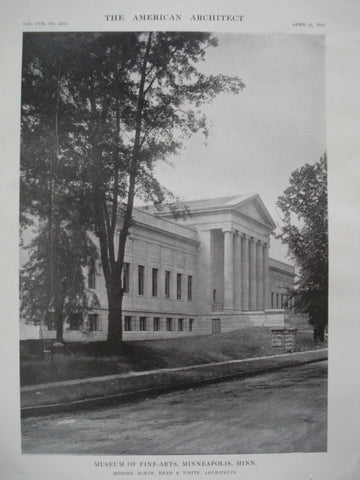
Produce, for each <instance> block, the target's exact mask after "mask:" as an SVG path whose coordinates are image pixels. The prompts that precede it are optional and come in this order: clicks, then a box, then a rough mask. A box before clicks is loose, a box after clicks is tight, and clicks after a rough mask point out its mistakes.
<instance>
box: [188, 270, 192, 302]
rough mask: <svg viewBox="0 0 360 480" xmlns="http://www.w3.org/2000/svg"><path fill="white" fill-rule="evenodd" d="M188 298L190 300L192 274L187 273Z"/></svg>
mask: <svg viewBox="0 0 360 480" xmlns="http://www.w3.org/2000/svg"><path fill="white" fill-rule="evenodd" d="M188 300H189V302H191V300H192V275H188Z"/></svg>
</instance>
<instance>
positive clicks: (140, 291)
mask: <svg viewBox="0 0 360 480" xmlns="http://www.w3.org/2000/svg"><path fill="white" fill-rule="evenodd" d="M144 270H145V267H144V266H143V265H139V266H138V294H139V295H144Z"/></svg>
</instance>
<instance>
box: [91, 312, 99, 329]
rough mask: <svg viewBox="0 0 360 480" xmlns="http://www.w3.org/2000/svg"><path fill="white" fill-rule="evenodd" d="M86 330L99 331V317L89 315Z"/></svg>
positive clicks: (93, 314)
mask: <svg viewBox="0 0 360 480" xmlns="http://www.w3.org/2000/svg"><path fill="white" fill-rule="evenodd" d="M88 328H89V330H90V332H96V331H97V330H101V328H100V321H99V316H98V315H97V314H96V313H89V315H88Z"/></svg>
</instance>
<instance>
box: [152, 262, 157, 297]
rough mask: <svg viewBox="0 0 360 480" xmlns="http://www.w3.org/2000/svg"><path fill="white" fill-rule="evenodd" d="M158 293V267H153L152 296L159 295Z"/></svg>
mask: <svg viewBox="0 0 360 480" xmlns="http://www.w3.org/2000/svg"><path fill="white" fill-rule="evenodd" d="M157 293H158V269H157V268H153V269H152V296H153V297H157Z"/></svg>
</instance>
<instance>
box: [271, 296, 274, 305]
mask: <svg viewBox="0 0 360 480" xmlns="http://www.w3.org/2000/svg"><path fill="white" fill-rule="evenodd" d="M271 308H274V292H271Z"/></svg>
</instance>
